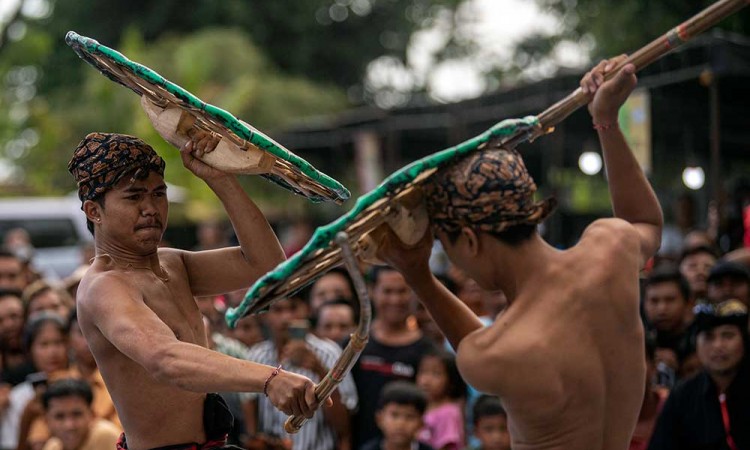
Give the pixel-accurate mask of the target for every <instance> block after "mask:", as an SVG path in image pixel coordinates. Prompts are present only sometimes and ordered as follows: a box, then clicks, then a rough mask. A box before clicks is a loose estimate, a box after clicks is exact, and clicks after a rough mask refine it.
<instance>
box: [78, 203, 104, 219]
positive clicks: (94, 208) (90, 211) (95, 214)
mask: <svg viewBox="0 0 750 450" xmlns="http://www.w3.org/2000/svg"><path fill="white" fill-rule="evenodd" d="M101 209H102V206H101V205H100V204H99V203H97V202H95V201H93V200H86V201H85V202H83V212H84V213H86V218H87V219H89V220H90V221H92V222H94V223H96V222H99V221H101Z"/></svg>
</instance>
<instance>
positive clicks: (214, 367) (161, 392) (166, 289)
mask: <svg viewBox="0 0 750 450" xmlns="http://www.w3.org/2000/svg"><path fill="white" fill-rule="evenodd" d="M217 143H218V140H217V139H216V138H214V137H212V136H211V135H209V134H206V133H202V132H198V133H196V134H194V135H193V137H192V139H191V140H189V141H188V142H187V143H186V144H185V145H184V146H183V147H182V148H181V150H180V152H181V156H182V162H183V164H184V166H185V167H186V168H187V169H188V170H190V171H191V172H192V173H194V174H195V175H196V176H198V177H199V178H201V179H203V180H204V181H205V182H206V184H208V186H209V187H210V188H211V189H212V190H213V191H214V193H215V194H216V195H217V197H218V198H219V199H220V200H221V202H222V203H223V205H224V207H225V209H226V211H227V214H228V215H229V218H230V220H231V222H232V225H233V226H234V230H235V232H236V234H237V237H238V240H239V243H240V246H239V247H233V248H224V249H218V250H211V251H204V252H188V251H181V250H176V249H170V248H159V242H160V241H161V238H162V234H163V233H164V230H165V227H166V224H167V222H166V221H167V210H168V203H167V187H166V184H165V183H164V178H163V174H164V161H163V160H162V159H161V158H160V157H159V156H158V155H157V154H156V153H155V152H154V150H153V149H152V148H151V147H150V146H149V145H147V144H146V143H145V142H143V141H142V140H140V139H137V138H134V137H131V136H125V135H119V134H106V133H91V134H89V135H88V136H86V138H85V139H84V140H83V141H82V142H81V143H80V145H79V146H78V148H77V149H76V151H75V153H74V155H73V158H72V160H71V161H70V164H69V166H68V169H69V170H70V172H71V173H72V174H73V176H74V177H75V179H76V181H77V183H78V189H79V197H80V198H81V201H82V202H83V206H82V209H83V211H84V212H85V213H86V218H87V220H88V224H89V228H90V229H91V230H92V232H93V233H94V241H95V244H96V257H95V258H94V261H93V264H92V266H91V268H90V269H89V271H88V273H87V274H86V276H85V277H84V278H83V280H82V281H81V285H80V287H79V289H78V298H77V305H78V319H79V324H80V326H81V330H82V331H83V334H84V336H85V337H86V339H87V341H88V343H89V346H90V347H91V351H92V353H93V354H94V356H95V358H96V361H97V363H98V365H99V368H100V370H101V373H102V376H103V378H104V381H105V383H106V385H107V388H108V389H109V391H110V393H111V395H112V399H113V400H114V402H115V405H116V408H117V412H118V414H119V417H120V419H121V421H122V424H123V427H124V429H125V432H126V434H123V436H122V438H121V439H120V442H119V443H118V448H122V449H125V448H129V449H132V450H146V449H156V448H161V447H165V446H169V448H170V449H183V448H184V449H188V448H189V449H202V448H222V446H223V445H224V444H225V439H226V434H227V432H228V431H229V429H228V427H229V424H230V423H231V414H229V413H228V409H227V408H226V405H225V404H224V403H223V401H222V400H221V399H220V397H218V396H217V395H215V394H208V395H206V393H210V392H218V391H225V392H226V391H245V392H264V393H265V394H266V395H267V396H268V397H269V399H270V401H271V403H272V404H273V405H274V406H276V407H277V408H279V409H280V410H281V411H283V412H285V413H286V414H290V415H291V414H295V415H300V414H301V415H304V416H305V417H311V416H312V414H313V410H314V406H313V405H315V404H316V401H315V394H314V391H313V388H314V385H313V383H312V382H311V381H310V380H309V379H307V378H305V377H303V376H300V375H296V374H293V373H289V372H285V371H283V370H280V368H276V369H275V368H273V367H269V366H264V365H260V364H256V363H253V362H249V361H243V360H238V359H234V358H230V357H228V356H224V355H222V354H219V353H216V352H213V351H210V350H208V349H207V348H206V347H207V341H206V332H205V329H204V326H203V321H202V320H201V315H200V312H199V311H198V307H197V305H196V303H195V301H194V299H193V297H194V296H206V295H215V294H219V293H224V292H231V291H235V290H238V289H241V288H247V287H248V286H249V285H250V284H251V283H252V282H253V281H254V280H255V279H257V278H258V277H259V276H261V275H263V274H264V273H266V272H267V271H268V270H270V269H271V268H273V267H274V266H276V265H277V264H278V263H279V262H280V261H282V260H283V259H284V254H283V252H282V249H281V246H280V245H279V242H278V240H277V238H276V236H275V234H274V233H273V231H272V229H271V227H270V226H269V224H268V222H267V221H266V219H265V218H264V217H263V215H262V213H261V212H260V210H259V209H258V208H257V206H256V205H255V204H254V203H253V202H252V200H250V198H249V197H248V196H247V195H246V194H245V192H244V191H243V190H242V188H241V186H240V184H239V183H238V181H237V179H236V178H235V177H234V176H233V175H229V174H227V173H224V172H222V171H219V170H217V169H215V168H212V167H210V166H208V165H206V164H205V163H203V162H202V161H201V160H200V159H199V158H200V157H201V156H202V155H203V154H204V153H206V152H209V151H212V150H213V149H214V148H215V147H216V145H217ZM126 435H127V441H126V440H125V436H126Z"/></svg>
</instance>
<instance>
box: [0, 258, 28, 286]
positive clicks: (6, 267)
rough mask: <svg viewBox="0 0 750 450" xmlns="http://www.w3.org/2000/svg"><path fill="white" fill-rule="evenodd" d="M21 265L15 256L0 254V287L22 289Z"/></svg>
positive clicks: (23, 284)
mask: <svg viewBox="0 0 750 450" xmlns="http://www.w3.org/2000/svg"><path fill="white" fill-rule="evenodd" d="M24 287H25V283H24V279H23V265H22V264H21V261H19V260H18V259H16V258H12V257H7V256H0V289H10V290H17V291H20V290H23V288H24Z"/></svg>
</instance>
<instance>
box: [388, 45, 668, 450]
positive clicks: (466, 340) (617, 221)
mask: <svg viewBox="0 0 750 450" xmlns="http://www.w3.org/2000/svg"><path fill="white" fill-rule="evenodd" d="M623 59H624V56H623V57H619V58H615V59H614V60H609V61H602V63H600V64H599V65H598V66H596V67H595V68H594V69H593V70H592V71H591V72H589V73H588V74H586V75H585V76H584V77H583V79H582V81H581V88H582V90H583V91H584V93H587V94H589V95H590V96H591V97H592V101H591V103H590V104H589V112H590V113H591V115H592V118H593V123H594V128H595V129H596V130H597V131H598V134H599V141H600V143H601V146H602V148H603V153H604V160H605V163H606V166H607V179H608V181H609V187H610V193H611V197H612V204H613V207H614V213H615V218H610V219H601V220H597V221H596V222H594V223H592V224H591V225H590V226H589V227H588V228H587V229H586V230H585V231H584V233H583V235H582V236H581V239H580V241H579V242H578V244H576V245H575V246H574V247H573V248H571V249H568V250H565V251H560V250H558V249H556V248H553V247H552V246H550V245H548V244H547V243H546V242H545V241H544V240H543V239H542V238H541V237H540V236H539V234H538V233H537V231H536V225H537V224H539V223H540V222H541V221H542V220H543V219H544V218H545V217H546V216H547V215H548V214H549V213H550V211H551V209H552V207H553V206H554V203H553V202H552V201H550V200H544V201H539V202H535V201H534V198H533V196H534V192H535V191H536V186H535V184H534V182H533V180H532V179H531V177H530V176H529V174H528V172H527V171H526V168H525V167H524V164H523V160H522V159H521V156H520V155H519V154H518V153H517V152H516V151H514V150H505V149H489V150H484V151H480V152H476V153H474V154H472V155H470V156H467V157H466V158H464V159H463V160H461V161H459V162H458V163H456V165H454V166H452V167H448V168H446V169H442V170H441V171H439V172H438V173H436V175H434V176H433V177H432V179H431V180H430V182H429V184H428V185H427V186H426V188H425V197H426V199H427V211H428V214H429V216H430V218H431V221H432V225H433V229H434V230H435V233H436V235H437V237H438V239H440V242H441V243H442V244H443V247H444V248H445V251H446V253H447V254H448V257H449V258H450V259H451V261H452V262H453V263H455V264H456V265H457V266H458V267H459V268H461V269H463V270H464V271H465V272H466V273H467V274H468V275H469V277H470V278H472V279H474V280H476V281H477V283H479V285H480V286H481V287H482V288H483V289H485V290H489V291H496V290H502V291H503V292H504V293H505V295H506V296H507V298H508V304H509V306H508V308H507V309H506V310H505V311H504V312H503V314H502V315H501V316H499V317H498V318H497V320H496V321H495V322H494V323H493V324H492V325H490V326H489V327H487V328H482V323H481V322H480V320H479V319H478V318H477V317H476V315H474V314H473V313H472V312H471V311H470V310H469V309H468V307H466V306H465V305H464V304H463V303H461V302H460V301H459V300H458V299H457V298H456V297H455V296H453V295H451V294H450V293H449V292H448V291H447V290H446V289H445V288H444V287H443V286H442V285H440V284H439V283H438V281H437V280H436V279H435V277H434V276H433V275H432V274H431V273H430V271H429V266H428V257H429V254H430V247H431V243H432V236H426V237H425V238H424V239H423V240H422V242H421V244H418V245H417V246H416V247H415V248H408V249H407V248H405V247H404V246H403V245H401V244H400V243H399V242H398V241H397V238H395V235H393V234H391V235H389V238H388V239H387V242H386V243H385V245H384V246H383V248H382V249H381V252H380V256H381V257H382V258H383V259H385V260H386V261H388V262H389V263H390V264H392V265H393V266H394V267H397V268H399V270H400V271H401V272H402V273H403V274H404V277H405V278H406V280H407V281H408V282H409V284H410V285H411V286H412V287H413V289H414V291H415V292H416V293H417V295H418V296H419V298H420V299H421V300H422V302H423V303H424V304H425V306H426V307H427V309H428V310H429V312H430V314H431V315H432V317H433V318H434V319H435V321H436V322H437V323H438V325H439V326H440V328H441V329H442V331H443V332H444V334H445V335H446V337H447V338H448V339H449V340H450V342H451V344H452V345H453V347H454V348H456V349H457V350H458V353H457V363H458V366H459V369H460V370H461V373H462V375H463V376H464V378H465V379H466V381H468V382H469V383H471V384H472V386H475V387H476V388H477V389H479V390H481V391H483V392H487V393H490V394H494V395H498V396H499V397H500V398H501V400H502V402H503V406H504V407H505V408H506V410H507V411H508V417H509V426H510V434H511V436H512V440H513V442H512V447H513V448H514V449H538V448H545V449H584V448H585V449H623V448H626V447H627V446H628V443H629V442H630V437H631V435H632V433H633V430H634V428H635V425H636V422H637V420H638V412H639V410H640V407H641V401H642V399H643V394H644V387H645V382H644V380H645V377H646V365H645V358H644V356H643V349H644V332H643V327H642V325H641V321H640V318H639V309H638V274H639V271H640V269H641V268H642V267H643V265H644V263H645V262H646V261H647V260H648V259H649V258H650V257H651V256H652V255H653V254H654V253H655V252H656V250H657V249H658V248H659V243H660V236H661V228H662V213H661V207H660V206H659V203H658V201H657V199H656V196H655V195H654V192H653V190H652V189H651V186H650V185H649V183H648V181H647V179H646V177H645V175H644V174H643V171H642V170H641V168H640V166H639V165H638V162H637V161H636V159H635V157H634V156H633V153H632V152H631V150H630V148H629V147H628V145H627V143H626V142H625V139H624V137H623V134H622V132H621V131H620V129H619V127H618V124H617V120H618V118H617V117H618V111H619V109H620V106H621V105H622V104H623V102H624V101H625V100H626V99H627V97H628V96H629V95H630V93H631V92H632V90H633V88H634V86H635V84H636V79H635V75H634V67H633V66H632V65H626V66H625V67H624V69H623V70H622V71H620V72H619V74H617V75H615V76H614V77H613V78H612V79H611V80H610V81H607V82H604V73H606V72H607V71H609V70H612V69H613V68H614V67H615V65H616V64H618V63H619V62H620V61H622V60H623ZM428 234H429V233H428Z"/></svg>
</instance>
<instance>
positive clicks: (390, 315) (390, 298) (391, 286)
mask: <svg viewBox="0 0 750 450" xmlns="http://www.w3.org/2000/svg"><path fill="white" fill-rule="evenodd" d="M411 297H412V290H411V288H410V287H409V285H408V284H407V283H406V280H404V277H403V276H402V275H401V274H400V273H399V272H396V271H395V270H382V271H380V272H379V273H378V278H377V280H375V286H374V287H373V291H372V298H373V303H374V305H375V313H376V317H377V318H378V320H382V321H383V322H384V323H388V324H392V325H400V324H404V323H406V320H407V319H408V318H409V315H410V314H411V312H412V311H411Z"/></svg>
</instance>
